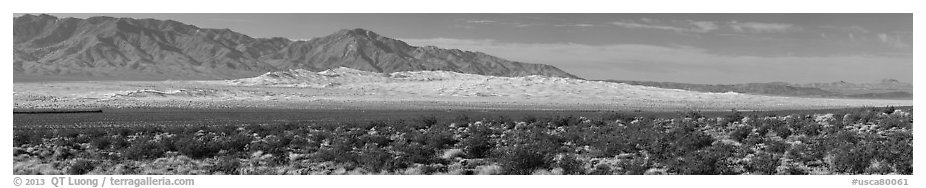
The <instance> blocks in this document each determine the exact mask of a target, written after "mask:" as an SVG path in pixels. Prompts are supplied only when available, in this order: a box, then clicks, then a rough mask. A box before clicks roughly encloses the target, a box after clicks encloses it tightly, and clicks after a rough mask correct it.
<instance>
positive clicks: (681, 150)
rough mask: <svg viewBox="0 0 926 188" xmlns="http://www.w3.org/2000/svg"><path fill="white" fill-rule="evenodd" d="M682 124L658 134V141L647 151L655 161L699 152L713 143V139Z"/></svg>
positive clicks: (692, 127)
mask: <svg viewBox="0 0 926 188" xmlns="http://www.w3.org/2000/svg"><path fill="white" fill-rule="evenodd" d="M682 124H683V125H680V126H679V127H676V128H673V129H671V130H669V131H668V132H667V133H664V134H660V135H659V139H658V141H657V142H656V143H653V144H652V145H650V147H649V148H648V149H647V150H648V151H650V152H651V153H652V154H653V155H654V156H655V157H656V158H657V159H659V160H663V159H668V158H672V157H674V156H681V155H684V154H686V153H689V152H693V151H697V150H700V149H701V148H704V147H707V146H710V145H711V143H713V142H714V138H712V137H711V136H710V135H707V134H705V133H704V132H702V131H698V130H697V129H696V127H695V125H692V124H688V123H682Z"/></svg>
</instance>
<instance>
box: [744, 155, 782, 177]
mask: <svg viewBox="0 0 926 188" xmlns="http://www.w3.org/2000/svg"><path fill="white" fill-rule="evenodd" d="M779 159H781V157H779V156H776V155H774V154H771V153H764V152H763V153H758V154H756V155H755V156H754V157H753V158H752V160H750V161H749V163H748V164H747V165H746V167H747V168H748V170H749V171H750V172H752V173H757V174H767V175H771V174H775V173H776V171H777V170H776V169H777V168H778V165H779V164H780V162H779Z"/></svg>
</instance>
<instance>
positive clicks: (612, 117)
mask: <svg viewBox="0 0 926 188" xmlns="http://www.w3.org/2000/svg"><path fill="white" fill-rule="evenodd" d="M635 118H636V117H634V116H633V115H631V114H626V113H620V112H614V113H608V114H605V115H604V116H602V117H601V120H604V121H612V122H613V121H617V120H620V121H621V122H624V123H629V122H631V121H633V120H634V119H635Z"/></svg>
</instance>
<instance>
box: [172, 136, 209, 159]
mask: <svg viewBox="0 0 926 188" xmlns="http://www.w3.org/2000/svg"><path fill="white" fill-rule="evenodd" d="M174 147H175V148H177V151H178V152H180V154H183V155H186V156H188V157H192V158H194V159H202V158H208V157H213V156H215V155H216V154H217V153H219V150H220V149H219V148H218V147H216V145H215V142H211V141H210V140H207V139H203V138H196V137H186V138H180V139H178V140H177V141H176V142H175V143H174Z"/></svg>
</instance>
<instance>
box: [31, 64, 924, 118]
mask: <svg viewBox="0 0 926 188" xmlns="http://www.w3.org/2000/svg"><path fill="white" fill-rule="evenodd" d="M14 91H15V92H16V93H15V94H14V101H15V102H16V103H15V104H14V107H16V108H54V107H58V108H61V107H74V106H80V107H207V108H208V107H229V108H231V107H271V108H332V107H350V108H438V109H445V108H505V109H521V108H530V109H659V110H679V109H703V110H711V109H714V110H728V109H730V108H737V109H789V108H794V109H798V108H799V109H805V108H834V107H851V106H886V105H912V101H909V100H859V99H823V98H793V97H772V96H758V95H748V94H739V93H701V92H693V91H685V90H677V89H662V88H655V87H646V86H636V85H628V84H622V83H610V82H601V81H587V80H580V79H571V78H559V77H546V76H526V77H496V76H484V75H474V74H463V73H456V72H447V71H409V72H395V73H390V74H384V73H374V72H366V71H360V70H355V69H350V68H337V69H331V70H326V71H321V72H312V71H307V70H301V69H297V70H289V71H280V72H269V73H266V74H263V75H260V76H257V77H253V78H245V79H237V80H223V81H169V82H55V83H15V84H14Z"/></svg>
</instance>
